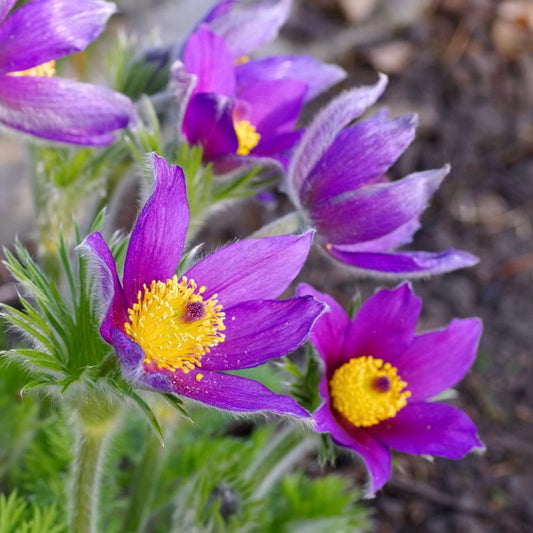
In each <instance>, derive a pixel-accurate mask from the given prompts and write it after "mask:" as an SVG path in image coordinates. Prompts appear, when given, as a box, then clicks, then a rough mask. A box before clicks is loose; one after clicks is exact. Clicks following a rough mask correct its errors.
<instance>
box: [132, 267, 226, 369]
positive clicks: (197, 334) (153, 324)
mask: <svg viewBox="0 0 533 533" xmlns="http://www.w3.org/2000/svg"><path fill="white" fill-rule="evenodd" d="M205 291H206V287H204V286H203V285H202V286H200V287H198V286H197V284H196V282H195V281H194V280H192V279H187V277H185V276H183V277H182V278H181V280H178V277H177V276H173V277H172V278H171V279H169V280H167V281H166V282H165V283H163V282H162V281H152V283H151V285H150V287H147V286H146V285H144V292H143V291H139V293H138V295H137V302H136V303H134V304H133V306H132V307H131V308H129V309H128V318H129V321H128V322H126V323H125V324H124V329H125V331H126V334H127V335H128V336H129V337H130V338H131V339H132V340H134V341H135V342H136V343H137V344H139V345H140V346H141V348H142V349H143V351H144V354H145V358H144V364H145V365H147V366H148V367H152V368H153V367H155V368H157V369H159V370H169V371H171V372H175V371H176V370H181V371H183V372H184V373H185V374H187V373H189V371H191V370H194V369H195V368H197V367H201V366H202V363H201V360H202V356H203V355H204V354H206V353H209V351H210V349H211V348H212V347H214V346H216V345H217V344H219V343H221V342H224V340H225V335H224V334H223V333H222V331H224V330H225V329H226V327H225V325H224V318H225V313H224V312H223V311H222V305H220V304H219V303H218V301H217V296H216V294H215V295H213V296H211V297H210V298H208V299H207V300H204V298H203V297H202V294H203V293H204V292H205ZM197 379H202V378H201V374H198V375H197Z"/></svg>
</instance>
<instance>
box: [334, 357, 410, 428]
mask: <svg viewBox="0 0 533 533" xmlns="http://www.w3.org/2000/svg"><path fill="white" fill-rule="evenodd" d="M329 386H330V393H331V399H332V403H333V407H334V408H335V409H336V410H337V411H338V412H339V413H340V414H341V415H342V416H344V418H346V420H348V421H349V422H351V423H352V424H353V425H354V426H358V427H368V426H373V425H375V424H378V423H379V422H381V421H382V420H387V419H388V418H393V417H394V416H396V413H398V411H399V410H400V409H402V408H403V407H405V405H406V404H407V398H409V396H411V393H410V392H409V391H407V390H406V391H403V389H404V388H405V387H407V383H406V382H405V381H402V380H401V378H400V376H398V370H397V368H395V367H393V366H392V365H391V364H390V363H383V360H382V359H375V358H374V357H372V356H363V357H354V358H353V359H350V361H348V362H347V363H346V364H344V365H342V366H341V367H339V368H338V369H337V370H336V371H335V373H334V374H333V377H332V378H331V380H330V382H329ZM402 391H403V392H402Z"/></svg>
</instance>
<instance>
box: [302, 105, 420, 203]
mask: <svg viewBox="0 0 533 533" xmlns="http://www.w3.org/2000/svg"><path fill="white" fill-rule="evenodd" d="M416 124H417V118H416V116H415V115H405V116H402V117H398V118H395V119H393V120H387V119H386V116H385V114H384V113H378V114H377V115H376V116H374V117H372V118H371V119H369V120H364V121H361V122H359V123H358V124H356V125H355V126H352V127H350V128H347V129H345V130H343V131H342V132H341V133H339V135H338V137H337V138H336V139H335V141H334V142H333V144H332V145H331V147H330V148H329V150H328V151H327V152H326V153H325V154H324V156H323V157H322V158H321V159H320V161H319V162H318V163H317V164H316V166H315V167H314V168H313V169H312V170H311V173H310V174H309V177H308V178H307V179H306V180H305V182H304V183H303V185H302V188H301V190H300V196H301V198H302V204H303V205H309V206H312V205H313V204H314V203H317V202H321V201H322V200H325V199H327V198H331V197H333V196H337V195H339V194H342V193H346V192H348V191H353V190H355V189H357V188H359V187H361V186H362V185H365V184H367V183H368V182H370V181H371V180H373V179H375V178H377V177H379V176H381V175H382V174H384V173H385V172H387V170H388V169H389V168H390V167H391V166H392V165H393V164H394V163H395V162H396V160H397V159H398V158H399V157H400V156H401V155H402V154H403V152H404V151H405V149H406V148H407V147H408V146H409V144H410V143H411V142H412V140H413V139H414V137H415V128H416Z"/></svg>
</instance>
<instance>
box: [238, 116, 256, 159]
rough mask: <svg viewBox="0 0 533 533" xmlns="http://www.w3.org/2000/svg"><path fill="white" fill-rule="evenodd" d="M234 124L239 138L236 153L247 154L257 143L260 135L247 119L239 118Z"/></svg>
mask: <svg viewBox="0 0 533 533" xmlns="http://www.w3.org/2000/svg"><path fill="white" fill-rule="evenodd" d="M234 126H235V133H236V134H237V139H238V140H239V147H238V148H237V153H238V154H239V155H248V154H249V153H250V152H251V151H252V150H253V149H254V148H255V147H256V146H257V145H258V144H259V140H260V139H261V135H260V134H259V133H257V130H256V129H255V126H254V125H253V124H252V123H251V122H250V121H248V120H240V121H238V122H236V123H235V124H234Z"/></svg>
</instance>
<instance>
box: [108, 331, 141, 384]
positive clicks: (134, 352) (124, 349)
mask: <svg viewBox="0 0 533 533" xmlns="http://www.w3.org/2000/svg"><path fill="white" fill-rule="evenodd" d="M110 337H111V344H112V345H113V348H115V352H116V353H117V356H118V359H119V361H120V366H121V368H122V373H123V374H124V377H125V378H126V379H127V380H129V381H133V382H139V380H140V379H141V378H142V375H143V373H144V370H143V361H144V351H143V349H142V348H141V347H140V346H139V345H138V344H137V343H136V342H134V341H132V340H131V339H130V338H129V337H128V336H127V335H126V334H125V333H123V332H122V331H120V330H119V329H117V328H111V330H110Z"/></svg>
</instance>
